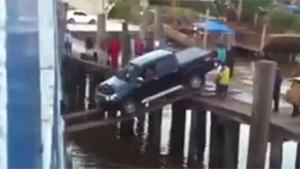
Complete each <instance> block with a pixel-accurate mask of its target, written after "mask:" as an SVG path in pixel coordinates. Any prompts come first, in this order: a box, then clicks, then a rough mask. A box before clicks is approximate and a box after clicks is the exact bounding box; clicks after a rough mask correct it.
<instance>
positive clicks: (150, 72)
mask: <svg viewBox="0 0 300 169" xmlns="http://www.w3.org/2000/svg"><path fill="white" fill-rule="evenodd" d="M138 78H142V82H138V83H139V87H138V90H137V92H136V95H137V96H136V97H137V98H138V99H141V100H143V99H145V98H147V97H150V96H152V95H155V94H156V93H157V92H158V89H157V85H156V83H157V81H158V78H157V75H156V68H155V64H151V65H147V66H145V67H143V68H142V69H141V72H140V75H139V76H138Z"/></svg>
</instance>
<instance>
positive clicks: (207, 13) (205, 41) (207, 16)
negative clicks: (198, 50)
mask: <svg viewBox="0 0 300 169" xmlns="http://www.w3.org/2000/svg"><path fill="white" fill-rule="evenodd" d="M209 15H210V10H209V9H206V13H205V23H207V22H208V21H209ZM207 37H208V30H207V28H204V36H203V48H204V49H206V48H207Z"/></svg>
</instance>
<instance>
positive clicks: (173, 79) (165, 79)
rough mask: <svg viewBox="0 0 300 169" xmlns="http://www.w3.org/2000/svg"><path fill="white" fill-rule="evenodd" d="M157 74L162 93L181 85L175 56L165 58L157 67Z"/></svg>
mask: <svg viewBox="0 0 300 169" xmlns="http://www.w3.org/2000/svg"><path fill="white" fill-rule="evenodd" d="M156 72H157V75H158V78H159V81H158V82H159V84H157V85H158V86H159V88H160V90H161V91H163V90H167V89H169V88H171V87H174V86H176V85H178V84H179V79H178V66H177V62H176V59H175V57H174V56H173V55H170V56H167V57H164V58H163V59H161V60H160V61H159V62H157V65H156Z"/></svg>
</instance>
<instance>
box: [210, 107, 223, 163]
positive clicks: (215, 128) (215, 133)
mask: <svg viewBox="0 0 300 169" xmlns="http://www.w3.org/2000/svg"><path fill="white" fill-rule="evenodd" d="M224 135H225V134H224V127H223V126H222V125H221V124H220V119H219V117H217V115H214V114H213V113H212V115H211V134H210V148H209V150H210V151H209V168H223V166H222V162H223V146H224V138H225V136H224Z"/></svg>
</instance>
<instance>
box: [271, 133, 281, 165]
mask: <svg viewBox="0 0 300 169" xmlns="http://www.w3.org/2000/svg"><path fill="white" fill-rule="evenodd" d="M274 132H275V133H272V134H271V137H270V140H271V154H270V168H274V169H275V168H281V163H282V144H283V139H282V138H281V137H280V135H279V134H278V133H276V131H274Z"/></svg>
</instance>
